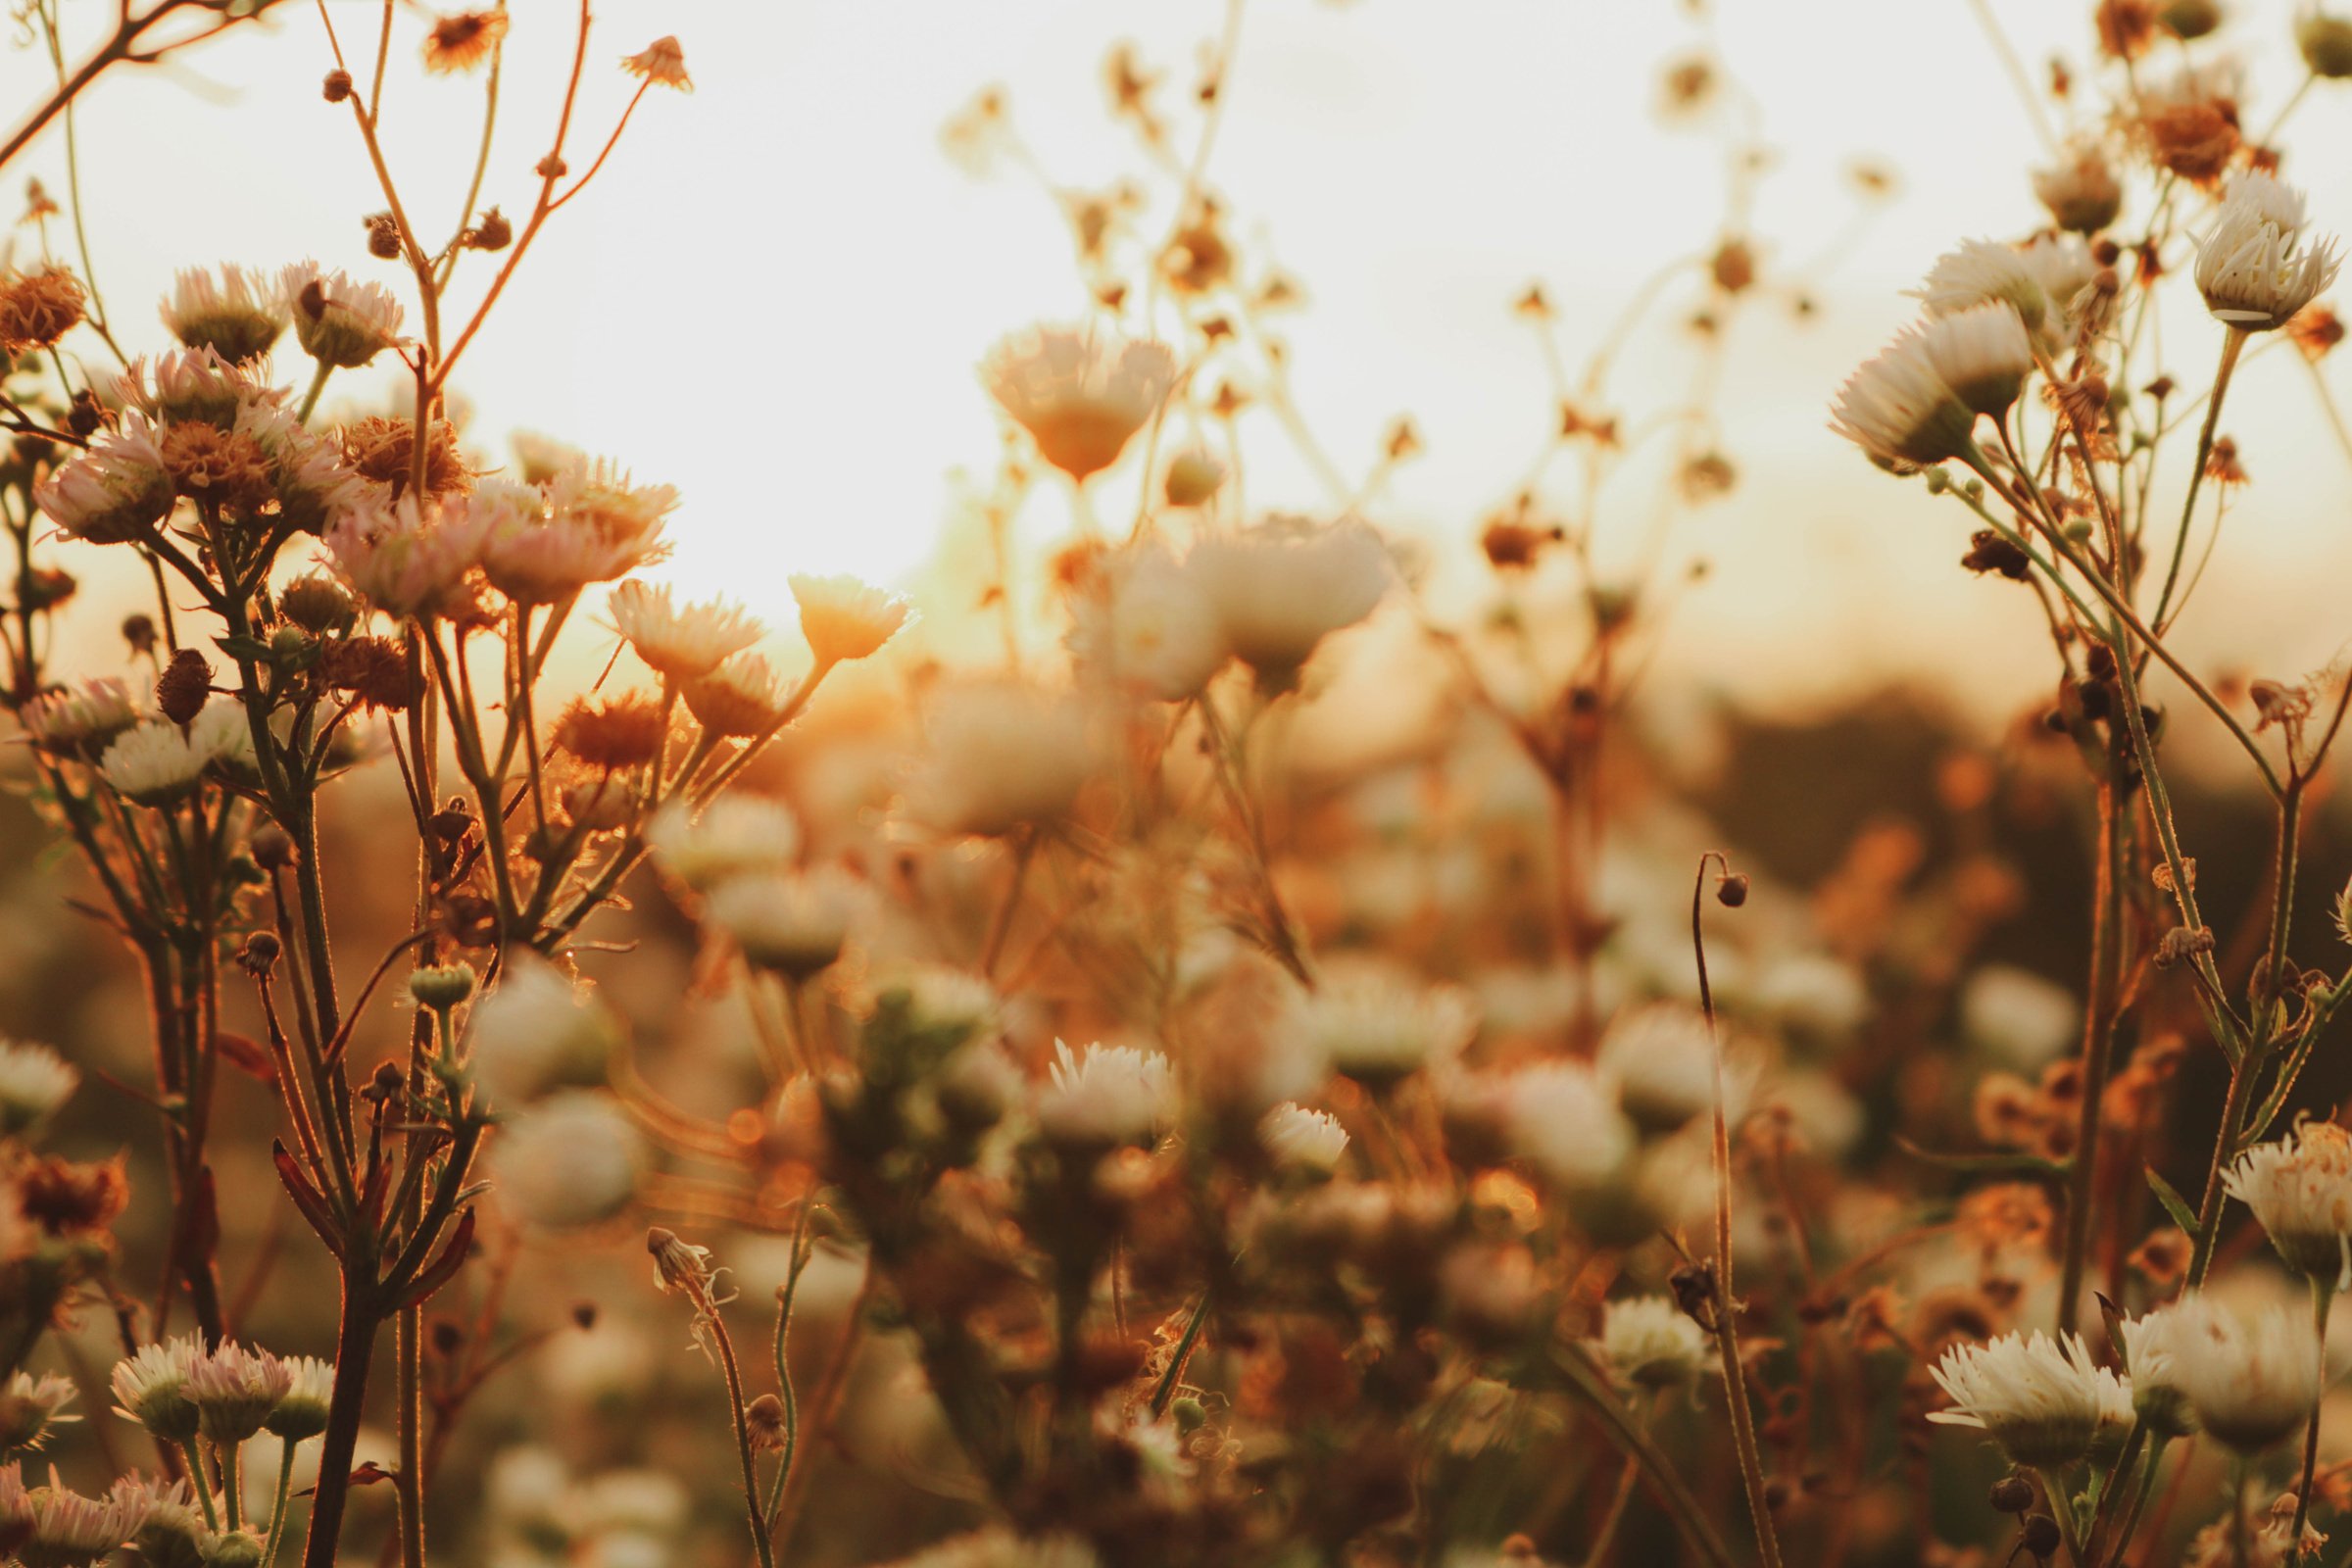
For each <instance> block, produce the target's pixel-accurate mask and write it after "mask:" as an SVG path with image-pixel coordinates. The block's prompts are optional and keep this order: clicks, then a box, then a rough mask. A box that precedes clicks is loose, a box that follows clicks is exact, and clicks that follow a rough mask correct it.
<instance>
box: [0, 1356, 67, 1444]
mask: <svg viewBox="0 0 2352 1568" xmlns="http://www.w3.org/2000/svg"><path fill="white" fill-rule="evenodd" d="M73 1397H74V1389H73V1379H72V1378H61V1377H59V1376H58V1375H57V1374H56V1373H54V1372H44V1373H42V1374H41V1375H40V1376H39V1377H37V1378H36V1377H34V1376H33V1375H32V1374H31V1373H29V1372H19V1373H17V1374H16V1375H14V1376H13V1377H11V1378H10V1379H9V1380H8V1382H7V1384H6V1385H5V1386H0V1454H6V1455H12V1456H13V1455H16V1454H23V1453H32V1452H34V1451H36V1450H37V1449H39V1448H40V1446H42V1445H43V1444H45V1443H47V1442H48V1441H49V1439H50V1436H51V1435H52V1434H53V1433H55V1432H56V1430H57V1429H58V1428H59V1427H61V1426H64V1425H66V1424H68V1423H69V1422H73V1421H78V1420H80V1419H81V1417H80V1416H77V1415H75V1414H74V1413H73V1411H71V1410H69V1409H67V1408H66V1406H67V1405H69V1404H72V1403H73Z"/></svg>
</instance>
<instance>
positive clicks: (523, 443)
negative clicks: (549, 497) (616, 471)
mask: <svg viewBox="0 0 2352 1568" xmlns="http://www.w3.org/2000/svg"><path fill="white" fill-rule="evenodd" d="M507 445H508V446H510V447H512V448H514V449H515V466H516V467H517V468H518V469H519V470H520V477H521V479H522V482H523V483H524V484H529V485H541V484H545V483H547V482H548V481H549V480H551V479H553V478H555V477H556V475H558V474H560V473H562V472H564V470H565V469H567V468H577V467H583V466H586V465H587V463H588V455H587V454H586V453H584V452H582V451H581V450H580V449H579V448H578V447H575V446H572V445H570V444H568V443H566V442H563V441H559V440H557V439H556V438H555V437H554V436H552V435H542V434H540V433H539V432H538V431H536V430H517V431H515V433H514V434H512V435H510V436H508V437H507Z"/></svg>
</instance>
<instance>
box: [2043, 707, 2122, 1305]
mask: <svg viewBox="0 0 2352 1568" xmlns="http://www.w3.org/2000/svg"><path fill="white" fill-rule="evenodd" d="M2122 771H2123V764H2122V761H2121V760H2120V759H2119V758H2118V757H2117V756H2116V755H2115V752H2114V747H2113V743H2112V741H2111V742H2110V744H2109V748H2108V757H2107V777H2106V778H2105V779H2104V780H2102V781H2101V782H2100V785H2099V849H2098V867H2097V871H2096V874H2095V891H2094V894H2093V896H2092V899H2091V920H2090V1005H2089V1006H2088V1007H2087V1008H2085V1009H2084V1012H2083V1017H2082V1117H2081V1122H2080V1125H2079V1127H2078V1130H2077V1133H2076V1137H2075V1151H2074V1162H2073V1165H2072V1168H2071V1171H2070V1174H2069V1177H2068V1182H2067V1197H2066V1255H2065V1264H2064V1268H2063V1271H2062V1277H2061V1280H2060V1284H2059V1287H2058V1332H2059V1334H2060V1336H2061V1337H2063V1336H2065V1335H2067V1334H2071V1333H2073V1332H2074V1328H2075V1317H2076V1314H2077V1313H2078V1312H2079V1311H2080V1310H2081V1309H2082V1272H2083V1268H2084V1265H2085V1262H2086V1260H2087V1259H2088V1257H2089V1255H2090V1203H2091V1197H2092V1193H2093V1190H2094V1187H2095V1184H2096V1181H2097V1176H2098V1164H2099V1159H2098V1151H2099V1124H2100V1120H2101V1116H2102V1104H2101V1103H2102V1102H2103V1101H2104V1100H2105V1099H2106V1096H2107V1069H2108V1066H2109V1062H2110V1058H2111V1057H2112V1056H2113V1055H2114V1045H2115V1023H2116V989H2117V986H2118V983H2119V977H2120V971H2121V969H2122V967H2123V913H2124V907H2123V903H2124V894H2123V874H2122V873H2123V864H2122V861H2123V847H2122V835H2121V834H2120V833H2119V832H2118V831H2117V828H2118V818H2119V817H2120V815H2121V814H2122V811H2123V804H2122V799H2121V797H2122V793H2123V787H2122V782H2121V780H2120V779H2119V778H2118V777H2117V775H2118V774H2119V773H2121V772H2122Z"/></svg>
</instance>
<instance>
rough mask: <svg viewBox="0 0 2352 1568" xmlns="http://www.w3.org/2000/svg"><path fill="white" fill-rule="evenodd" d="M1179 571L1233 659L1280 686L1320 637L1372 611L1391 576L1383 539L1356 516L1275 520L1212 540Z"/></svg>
mask: <svg viewBox="0 0 2352 1568" xmlns="http://www.w3.org/2000/svg"><path fill="white" fill-rule="evenodd" d="M1185 566H1186V571H1187V574H1188V575H1189V576H1191V577H1192V579H1193V580H1194V581H1195V582H1196V583H1197V584H1198V585H1199V586H1200V589H1201V592H1202V593H1204V594H1205V595H1206V596H1207V598H1208V602H1209V603H1210V604H1211V605H1213V606H1214V607H1215V608H1216V613H1217V618H1218V620H1219V621H1220V622H1221V623H1222V624H1223V626H1224V630H1225V641H1226V642H1227V644H1228V645H1230V646H1231V647H1232V649H1233V652H1234V653H1235V655H1236V656H1238V657H1239V658H1240V659H1241V661H1242V662H1244V663H1246V664H1248V665H1249V666H1250V668H1251V669H1253V670H1255V671H1256V672H1257V677H1258V679H1259V681H1260V682H1261V683H1262V684H1264V685H1266V686H1267V687H1269V688H1277V689H1278V688H1280V687H1283V686H1286V685H1288V684H1289V683H1290V682H1291V681H1292V680H1294V679H1295V678H1296V677H1297V675H1298V671H1299V666H1300V665H1301V664H1304V663H1305V662H1306V661H1307V660H1308V658H1309V657H1311V656H1312V655H1313V653H1314V651H1315V649H1316V647H1317V645H1319V644H1320V643H1321V642H1322V641H1323V639H1324V638H1325V637H1326V636H1328V635H1330V634H1331V633H1332V632H1335V631H1338V630H1340V629H1341V628H1342V627H1346V626H1352V625H1354V624H1355V623H1356V622H1357V621H1359V620H1362V619H1363V618H1364V617H1365V616H1367V615H1369V614H1371V613H1372V611H1373V609H1374V607H1375V606H1377V605H1378V604H1379V603H1380V601H1381V599H1382V597H1383V596H1384V595H1385V594H1387V592H1388V590H1389V585H1390V583H1391V582H1392V581H1393V580H1394V579H1395V576H1396V568H1395V567H1394V565H1393V564H1391V562H1390V559H1389V553H1388V549H1387V547H1386V546H1384V545H1383V544H1382V543H1381V541H1380V536H1379V535H1378V534H1376V533H1374V532H1373V531H1372V530H1371V529H1370V528H1368V527H1366V526H1365V525H1364V524H1363V523H1361V522H1358V521H1355V520H1354V519H1353V518H1344V519H1342V520H1340V521H1338V522H1331V523H1319V522H1316V521H1314V520H1312V519H1311V518H1307V517H1299V516H1274V517H1269V518H1267V519H1266V520H1265V521H1264V522H1261V523H1259V524H1258V525H1257V526H1255V527H1253V528H1247V529H1244V530H1242V531H1241V532H1238V533H1221V534H1210V535H1208V536H1206V537H1204V538H1202V539H1201V540H1200V541H1199V542H1198V543H1196V544H1195V545H1194V546H1193V551H1192V555H1191V556H1190V557H1189V558H1187V560H1186V563H1185Z"/></svg>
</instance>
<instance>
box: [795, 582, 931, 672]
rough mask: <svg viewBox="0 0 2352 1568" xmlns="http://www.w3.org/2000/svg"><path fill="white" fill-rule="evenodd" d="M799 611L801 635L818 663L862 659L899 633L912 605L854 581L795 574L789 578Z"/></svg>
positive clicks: (895, 596)
mask: <svg viewBox="0 0 2352 1568" xmlns="http://www.w3.org/2000/svg"><path fill="white" fill-rule="evenodd" d="M790 581H791V584H792V599H793V603H794V604H796V605H798V606H799V607H800V611H801V636H802V637H803V638H805V639H807V641H808V644H809V652H810V653H811V654H814V655H815V656H816V662H817V663H818V664H819V665H826V664H838V663H842V662H845V661H848V660H853V659H864V658H867V657H869V656H870V655H872V654H874V653H877V652H879V651H880V649H881V647H882V645H883V644H884V643H887V642H889V641H890V640H891V638H893V637H895V636H897V635H898V634H899V631H900V628H902V627H903V626H905V625H906V624H907V615H908V614H909V613H911V611H912V609H913V607H912V606H911V605H909V604H908V603H907V600H906V599H905V598H904V597H902V596H900V595H897V594H886V593H884V592H883V591H882V590H881V589H879V588H874V587H869V586H868V585H866V584H865V583H863V582H860V581H858V579H857V578H856V577H817V576H812V575H810V574H809V573H808V572H805V571H796V572H794V573H793V574H792V577H791V579H790Z"/></svg>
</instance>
